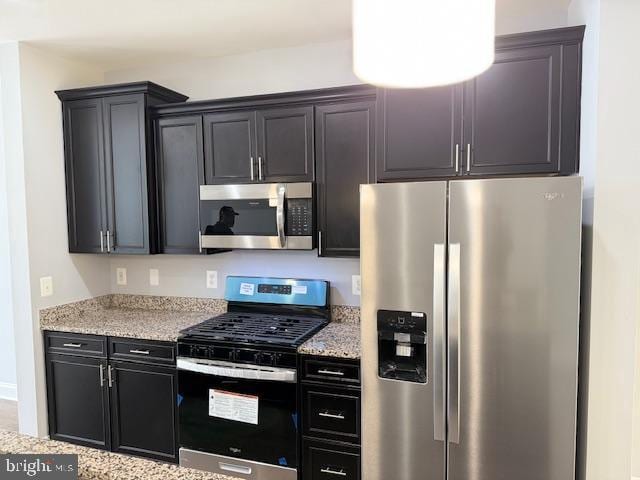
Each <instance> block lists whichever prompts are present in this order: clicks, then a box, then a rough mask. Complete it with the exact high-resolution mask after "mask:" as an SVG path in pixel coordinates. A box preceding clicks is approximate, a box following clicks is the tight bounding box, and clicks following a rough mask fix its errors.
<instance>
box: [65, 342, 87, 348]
mask: <svg viewBox="0 0 640 480" xmlns="http://www.w3.org/2000/svg"><path fill="white" fill-rule="evenodd" d="M62 346H63V347H69V348H82V344H81V343H64V344H62Z"/></svg>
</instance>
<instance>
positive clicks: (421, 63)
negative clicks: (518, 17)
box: [353, 0, 495, 88]
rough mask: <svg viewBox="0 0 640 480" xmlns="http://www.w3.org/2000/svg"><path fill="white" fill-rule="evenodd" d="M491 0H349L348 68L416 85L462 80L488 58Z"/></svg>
mask: <svg viewBox="0 0 640 480" xmlns="http://www.w3.org/2000/svg"><path fill="white" fill-rule="evenodd" d="M494 37H495V0H353V70H354V72H355V74H356V75H357V76H358V77H359V78H360V79H361V80H363V81H365V82H367V83H371V84H373V85H380V86H386V87H403V88H419V87H433V86H437V85H447V84H452V83H458V82H462V81H464V80H468V79H469V78H472V77H475V76H476V75H479V74H480V73H482V72H483V71H484V70H486V69H487V68H489V66H491V64H492V63H493V58H494Z"/></svg>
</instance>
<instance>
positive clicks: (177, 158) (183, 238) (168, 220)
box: [155, 115, 204, 254]
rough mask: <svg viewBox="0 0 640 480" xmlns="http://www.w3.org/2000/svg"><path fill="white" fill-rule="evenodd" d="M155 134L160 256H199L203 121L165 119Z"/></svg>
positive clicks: (158, 122) (195, 119) (199, 118)
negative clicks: (182, 254)
mask: <svg viewBox="0 0 640 480" xmlns="http://www.w3.org/2000/svg"><path fill="white" fill-rule="evenodd" d="M155 132H156V161H157V165H158V213H159V219H160V222H159V223H160V245H159V250H160V253H171V254H178V253H194V254H196V253H199V251H200V250H199V240H198V234H199V230H200V217H199V214H198V210H199V208H200V205H199V200H200V185H204V147H203V137H202V117H201V116H200V115H189V116H184V117H177V118H161V119H159V120H158V121H157V122H156V126H155Z"/></svg>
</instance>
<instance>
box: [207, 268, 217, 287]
mask: <svg viewBox="0 0 640 480" xmlns="http://www.w3.org/2000/svg"><path fill="white" fill-rule="evenodd" d="M207 288H218V271H217V270H207Z"/></svg>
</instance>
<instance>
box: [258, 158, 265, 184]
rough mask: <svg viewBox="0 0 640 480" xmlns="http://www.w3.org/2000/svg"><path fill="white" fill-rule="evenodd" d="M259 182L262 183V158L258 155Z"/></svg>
mask: <svg viewBox="0 0 640 480" xmlns="http://www.w3.org/2000/svg"><path fill="white" fill-rule="evenodd" d="M258 180H260V181H262V180H264V178H263V177H262V157H261V156H259V155H258Z"/></svg>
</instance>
